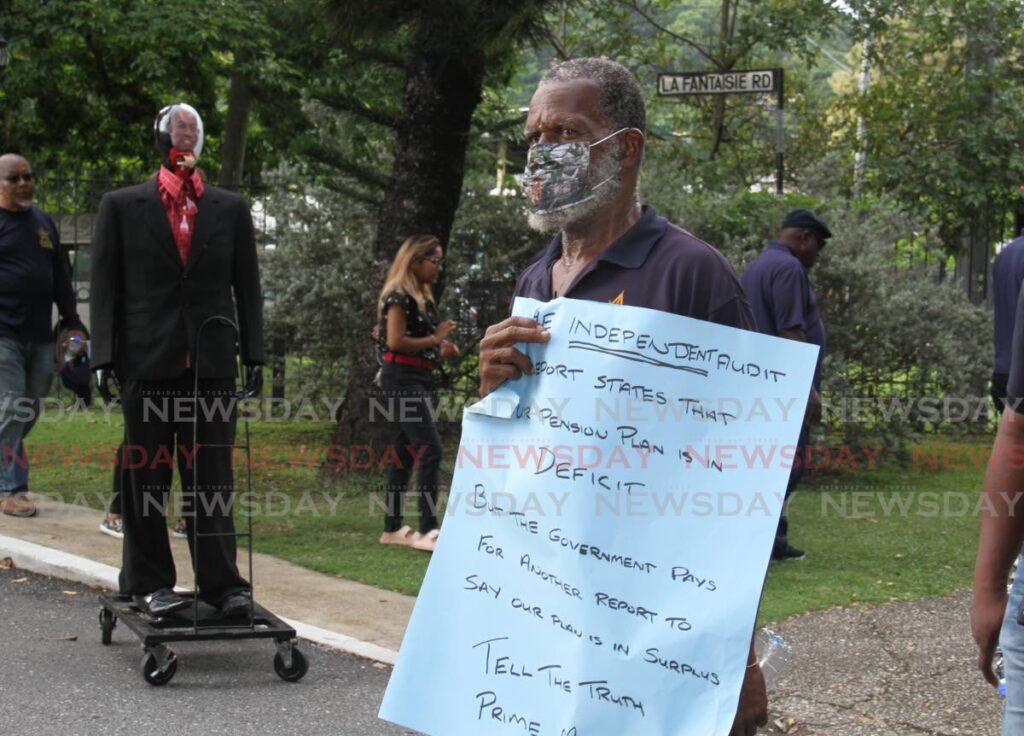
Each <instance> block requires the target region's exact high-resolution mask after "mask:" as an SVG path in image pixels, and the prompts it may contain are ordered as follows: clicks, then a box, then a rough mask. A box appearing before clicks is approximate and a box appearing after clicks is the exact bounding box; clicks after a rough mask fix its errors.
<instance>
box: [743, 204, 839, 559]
mask: <svg viewBox="0 0 1024 736" xmlns="http://www.w3.org/2000/svg"><path fill="white" fill-rule="evenodd" d="M831 237H832V232H831V231H830V230H829V229H828V226H827V225H826V224H825V223H824V222H823V221H822V219H821V218H820V217H818V216H817V215H816V214H814V213H813V212H811V211H810V210H804V209H799V210H793V211H792V212H790V213H789V214H788V215H786V218H785V220H783V222H782V229H781V230H780V231H779V236H778V238H777V239H776V240H773V241H771V242H770V243H769V244H768V247H767V248H765V249H764V250H763V251H762V252H761V254H760V255H759V256H758V257H757V258H755V259H754V260H753V262H752V263H751V264H750V265H749V266H748V267H747V270H746V271H744V273H743V278H742V279H741V282H742V284H743V290H744V291H745V292H746V293H747V298H748V299H750V303H751V306H752V307H753V308H754V317H755V318H756V320H757V329H758V331H759V332H763V333H765V334H766V335H775V336H777V337H784V338H787V339H789V340H799V341H800V342H809V343H811V344H813V345H818V346H819V347H820V348H821V351H820V352H819V353H818V364H817V365H816V366H815V369H814V382H813V384H812V386H813V388H812V389H811V398H810V401H809V402H808V406H807V416H806V417H805V418H804V428H803V430H802V431H801V432H800V440H799V443H798V448H797V454H796V458H797V459H796V461H795V462H794V464H793V470H792V472H791V473H790V476H789V486H788V487H787V488H786V498H787V499H788V498H789V496H790V494H792V493H793V491H795V490H796V486H797V484H798V483H799V482H800V477H801V476H802V475H803V470H804V464H803V462H802V460H801V459H802V457H803V454H804V453H803V448H804V446H805V445H806V444H807V428H808V426H809V425H810V424H815V423H817V422H818V421H819V420H820V418H821V394H820V392H821V360H822V357H823V356H824V354H825V324H824V322H822V320H821V315H820V314H819V313H818V304H817V301H816V300H815V298H814V291H813V290H812V289H811V282H810V281H809V280H808V278H807V271H808V270H809V269H810V268H811V267H812V266H813V265H814V262H815V260H817V258H818V251H819V250H821V249H822V248H824V247H825V242H826V241H827V240H828V239H829V238H831ZM803 557H804V552H803V550H800V549H797V548H796V547H794V546H792V545H791V544H790V543H789V519H788V517H787V515H786V508H785V506H783V508H782V516H781V517H780V518H779V527H778V530H777V531H776V533H775V546H774V548H773V549H772V559H774V560H779V561H786V560H800V559H803Z"/></svg>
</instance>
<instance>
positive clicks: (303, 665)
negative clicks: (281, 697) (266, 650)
mask: <svg viewBox="0 0 1024 736" xmlns="http://www.w3.org/2000/svg"><path fill="white" fill-rule="evenodd" d="M274 672H276V673H277V675H278V677H280V678H281V679H282V680H287V681H288V682H298V681H299V680H301V679H302V678H303V677H305V676H306V673H307V672H309V660H307V659H306V655H305V654H303V653H302V652H300V651H299V650H298V649H292V666H291V667H285V664H284V657H283V656H282V655H281V652H278V653H277V654H275V655H274Z"/></svg>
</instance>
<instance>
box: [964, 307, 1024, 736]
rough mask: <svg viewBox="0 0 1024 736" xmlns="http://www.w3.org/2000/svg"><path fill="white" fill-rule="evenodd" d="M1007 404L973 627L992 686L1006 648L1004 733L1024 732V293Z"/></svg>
mask: <svg viewBox="0 0 1024 736" xmlns="http://www.w3.org/2000/svg"><path fill="white" fill-rule="evenodd" d="M1010 355H1011V359H1010V370H1009V379H1008V381H1007V391H1006V407H1005V408H1004V409H1003V413H1002V416H1001V417H1000V421H999V429H998V430H997V431H996V440H995V444H994V445H993V446H992V454H991V456H990V457H989V462H988V471H987V472H986V473H985V483H984V486H983V490H982V494H983V498H982V501H983V502H982V503H980V504H979V506H978V508H979V509H980V511H981V534H980V536H979V539H978V556H977V559H976V560H975V563H974V599H973V601H972V603H971V630H972V632H973V634H974V641H975V643H976V644H977V645H978V668H979V669H980V670H981V672H982V675H983V676H984V677H985V679H986V680H988V682H989V683H990V684H991V685H992V686H993V687H995V686H997V685H998V684H999V680H998V678H997V677H996V675H995V673H994V672H993V671H992V664H993V657H994V653H995V648H996V644H998V645H999V648H1000V649H1001V650H1002V653H1003V659H1004V667H1005V669H1004V674H1005V677H1006V701H1005V705H1004V710H1003V729H1002V734H1003V736H1017V734H1021V733H1024V626H1022V625H1021V621H1022V620H1024V619H1022V616H1024V612H1022V609H1024V572H1022V571H1024V557H1021V558H1020V561H1019V564H1018V571H1017V574H1016V576H1015V577H1014V580H1013V587H1012V589H1011V590H1010V591H1009V594H1007V591H1006V581H1007V580H1008V579H1009V576H1010V570H1011V568H1012V566H1013V561H1014V560H1016V559H1018V557H1020V555H1021V545H1022V544H1024V513H1022V505H1021V504H1020V501H1021V494H1022V489H1024V462H1022V458H1024V293H1022V294H1021V295H1020V296H1019V297H1018V300H1017V307H1016V319H1015V320H1014V327H1013V341H1012V348H1011V351H1010Z"/></svg>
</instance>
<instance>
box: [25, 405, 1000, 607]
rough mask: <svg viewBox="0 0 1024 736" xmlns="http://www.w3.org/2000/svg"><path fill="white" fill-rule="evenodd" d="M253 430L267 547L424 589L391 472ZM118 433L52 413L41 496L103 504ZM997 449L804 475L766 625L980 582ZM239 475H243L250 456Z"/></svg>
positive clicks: (985, 444)
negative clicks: (331, 471) (344, 472)
mask: <svg viewBox="0 0 1024 736" xmlns="http://www.w3.org/2000/svg"><path fill="white" fill-rule="evenodd" d="M251 426H252V444H253V448H254V456H255V457H256V458H257V462H256V463H255V467H254V468H253V487H254V490H255V492H256V496H255V497H254V500H253V503H252V507H253V512H254V527H255V536H256V549H257V550H259V551H261V552H267V553H270V554H274V555H278V556H280V557H283V558H286V559H288V560H291V561H293V562H295V563H297V564H300V565H303V566H304V567H308V568H311V569H314V570H318V571H321V572H327V573H332V574H336V575H340V576H343V577H346V578H350V579H352V580H358V581H361V582H365V583H369V584H371V585H376V586H379V587H383V588H389V589H392V590H397V591H401V592H403V593H409V594H415V593H416V592H417V591H418V590H419V586H420V582H421V580H422V578H423V574H424V572H425V571H426V567H427V562H428V555H426V554H423V553H420V552H415V551H414V550H409V549H402V548H394V547H383V546H381V545H379V544H378V543H377V537H378V536H379V534H380V530H381V526H382V520H383V499H382V497H381V494H380V493H379V492H378V491H377V489H378V488H379V486H380V485H381V484H382V481H383V477H384V471H383V470H378V469H370V470H356V471H353V472H350V473H349V474H348V476H347V477H346V478H345V479H344V480H343V481H340V482H327V481H324V480H323V479H322V478H321V476H320V473H319V471H318V466H319V462H320V460H322V458H323V449H324V446H325V445H326V444H327V437H328V430H329V424H328V423H326V422H312V421H287V422H267V421H263V422H253V423H252V424H251ZM121 432H122V426H121V418H120V415H119V414H117V413H114V414H112V415H110V416H105V415H104V414H103V412H102V411H92V412H89V413H82V414H78V415H75V416H73V417H70V418H69V417H67V416H64V417H62V418H61V419H60V421H47V420H46V418H44V420H42V421H40V422H39V423H38V424H37V425H36V428H35V429H34V430H33V432H32V435H31V437H30V440H29V443H28V444H29V448H30V452H31V453H33V455H32V457H34V459H35V465H34V470H33V474H32V490H33V491H34V492H37V493H45V494H48V495H52V496H55V497H60V498H63V499H64V500H65V501H69V502H76V503H82V504H86V505H89V506H92V507H94V508H97V509H100V508H103V507H104V506H105V504H106V503H107V501H108V496H109V492H110V487H111V470H110V460H111V458H112V452H113V449H114V448H115V447H116V446H117V444H118V442H119V441H120V437H121ZM241 439H242V437H241V433H240V436H239V440H241ZM990 445H991V439H990V438H988V437H980V438H976V439H972V440H962V439H958V440H955V441H954V440H950V441H945V440H933V441H931V442H930V443H928V444H926V445H924V446H923V447H922V448H921V450H920V451H919V452H917V453H916V455H915V456H914V461H913V462H912V463H911V465H910V466H909V467H905V468H897V467H887V468H881V469H859V470H853V469H850V468H847V469H845V470H844V472H843V473H841V474H834V473H833V474H829V475H825V474H814V473H811V474H808V475H806V476H805V478H804V483H803V484H802V485H801V490H800V492H799V493H797V494H796V496H795V497H794V498H793V499H792V501H791V505H790V537H791V541H792V543H793V544H794V545H795V546H798V547H801V548H803V549H805V550H806V551H807V559H805V560H801V561H798V562H790V563H785V564H773V565H772V566H771V567H770V569H769V573H768V580H767V586H766V590H765V596H764V600H763V602H762V607H761V619H762V620H763V621H774V620H778V619H781V618H784V617H786V616H788V615H791V614H793V613H799V612H803V611H809V610H815V609H822V608H828V607H830V606H835V605H850V604H858V603H882V602H886V601H889V600H893V599H902V598H914V597H920V596H927V595H941V594H944V593H949V592H952V591H956V590H960V589H963V588H966V587H969V586H970V583H971V571H972V569H973V564H974V554H975V549H976V545H977V528H978V522H977V502H978V494H979V491H980V487H981V479H982V475H983V474H984V469H985V462H986V458H987V455H986V452H987V449H988V448H989V446H990ZM453 457H454V452H453V451H449V452H447V453H446V455H445V458H446V460H445V463H444V464H443V465H442V473H443V474H444V473H446V472H450V470H451V461H452V458H453ZM346 459H347V460H349V461H351V460H353V458H351V457H348V458H346ZM354 460H355V461H356V462H357V463H362V464H364V465H365V464H366V461H367V460H368V458H367V457H366V456H365V454H360V455H357V456H356V457H355V458H354ZM236 479H237V480H238V481H242V480H243V479H244V462H242V458H241V457H240V458H239V463H238V465H237V470H236ZM239 487H242V486H241V484H240V485H239ZM412 523H413V525H414V521H413V522H412ZM97 533H98V532H97Z"/></svg>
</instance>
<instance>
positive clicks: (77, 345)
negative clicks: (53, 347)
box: [64, 335, 82, 363]
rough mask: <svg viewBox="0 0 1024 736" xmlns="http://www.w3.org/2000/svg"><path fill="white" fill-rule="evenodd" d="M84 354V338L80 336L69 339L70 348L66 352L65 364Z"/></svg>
mask: <svg viewBox="0 0 1024 736" xmlns="http://www.w3.org/2000/svg"><path fill="white" fill-rule="evenodd" d="M80 352H82V338H81V336H80V335H72V336H71V337H70V338H68V347H67V349H66V350H65V351H64V362H65V363H70V362H71V361H72V360H74V359H75V358H76V357H77V356H78V354H79V353H80Z"/></svg>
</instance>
